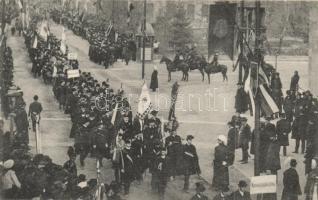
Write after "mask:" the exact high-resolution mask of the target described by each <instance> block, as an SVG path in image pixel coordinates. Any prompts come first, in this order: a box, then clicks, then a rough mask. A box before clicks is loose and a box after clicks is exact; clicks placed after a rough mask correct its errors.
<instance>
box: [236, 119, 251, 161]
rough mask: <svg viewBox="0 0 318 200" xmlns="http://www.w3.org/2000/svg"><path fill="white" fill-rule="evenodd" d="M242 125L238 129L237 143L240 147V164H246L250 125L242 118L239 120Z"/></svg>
mask: <svg viewBox="0 0 318 200" xmlns="http://www.w3.org/2000/svg"><path fill="white" fill-rule="evenodd" d="M241 123H242V126H241V128H240V131H239V135H240V138H239V145H240V147H241V148H242V155H243V158H242V160H241V161H242V162H241V163H242V164H246V163H247V162H248V149H249V142H250V140H251V135H252V133H251V127H250V126H249V125H248V124H247V119H246V118H242V120H241Z"/></svg>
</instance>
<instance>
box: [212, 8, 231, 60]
mask: <svg viewBox="0 0 318 200" xmlns="http://www.w3.org/2000/svg"><path fill="white" fill-rule="evenodd" d="M236 10H237V7H236V3H227V2H225V3H222V2H220V3H218V4H214V5H210V20H209V34H208V36H209V40H208V41H209V44H208V54H209V57H210V56H211V55H214V54H215V53H216V52H219V53H221V54H225V55H228V56H229V57H230V58H231V59H232V60H233V56H234V43H235V42H234V38H235V37H234V35H235V34H234V33H235V29H234V25H235V18H236Z"/></svg>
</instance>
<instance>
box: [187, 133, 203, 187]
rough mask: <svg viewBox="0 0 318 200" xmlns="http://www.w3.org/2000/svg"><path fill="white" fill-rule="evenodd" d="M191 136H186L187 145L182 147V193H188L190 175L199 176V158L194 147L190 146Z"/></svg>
mask: <svg viewBox="0 0 318 200" xmlns="http://www.w3.org/2000/svg"><path fill="white" fill-rule="evenodd" d="M193 138H194V137H193V136H192V135H188V136H187V139H186V140H187V143H186V144H184V145H183V159H184V164H183V167H184V169H185V170H184V186H183V191H185V192H188V190H189V180H190V175H193V174H201V169H200V166H199V157H198V154H197V151H196V148H195V146H194V145H193V144H192V140H193Z"/></svg>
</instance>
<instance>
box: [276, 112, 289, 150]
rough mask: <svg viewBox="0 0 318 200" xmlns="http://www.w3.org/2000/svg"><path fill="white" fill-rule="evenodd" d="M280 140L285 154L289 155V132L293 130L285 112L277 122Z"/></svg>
mask: <svg viewBox="0 0 318 200" xmlns="http://www.w3.org/2000/svg"><path fill="white" fill-rule="evenodd" d="M276 131H277V137H278V142H279V144H280V146H282V147H283V155H284V156H286V155H287V146H289V141H288V140H289V139H288V134H289V133H290V131H291V125H290V122H289V121H288V120H287V119H286V117H285V114H284V113H281V114H280V120H278V122H277V124H276Z"/></svg>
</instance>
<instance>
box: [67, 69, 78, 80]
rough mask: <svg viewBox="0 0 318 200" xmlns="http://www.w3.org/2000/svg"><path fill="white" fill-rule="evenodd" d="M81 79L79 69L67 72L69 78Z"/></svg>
mask: <svg viewBox="0 0 318 200" xmlns="http://www.w3.org/2000/svg"><path fill="white" fill-rule="evenodd" d="M77 77H80V71H79V69H71V70H67V78H77Z"/></svg>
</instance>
